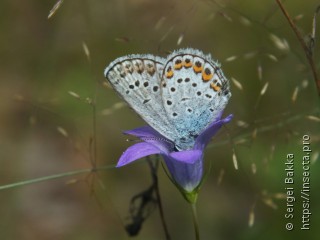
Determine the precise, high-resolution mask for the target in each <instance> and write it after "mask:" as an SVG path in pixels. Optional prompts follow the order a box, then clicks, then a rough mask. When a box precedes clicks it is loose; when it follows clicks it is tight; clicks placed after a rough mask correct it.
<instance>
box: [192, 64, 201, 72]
mask: <svg viewBox="0 0 320 240" xmlns="http://www.w3.org/2000/svg"><path fill="white" fill-rule="evenodd" d="M202 69H203V67H202V66H200V67H197V66H196V65H193V71H195V72H196V73H200V72H202Z"/></svg>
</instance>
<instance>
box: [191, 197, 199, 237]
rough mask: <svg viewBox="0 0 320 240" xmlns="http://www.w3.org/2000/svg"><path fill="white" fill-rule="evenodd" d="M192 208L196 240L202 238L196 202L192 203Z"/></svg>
mask: <svg viewBox="0 0 320 240" xmlns="http://www.w3.org/2000/svg"><path fill="white" fill-rule="evenodd" d="M191 208H192V220H193V226H194V234H195V239H196V240H200V233H199V223H198V215H197V207H196V203H191Z"/></svg>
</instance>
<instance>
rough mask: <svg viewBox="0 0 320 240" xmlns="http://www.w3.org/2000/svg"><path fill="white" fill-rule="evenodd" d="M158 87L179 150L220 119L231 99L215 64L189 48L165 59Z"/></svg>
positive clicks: (226, 84)
mask: <svg viewBox="0 0 320 240" xmlns="http://www.w3.org/2000/svg"><path fill="white" fill-rule="evenodd" d="M161 86H162V100H163V105H164V108H165V111H166V114H167V117H168V119H169V121H170V124H172V125H173V126H174V128H175V129H177V132H178V135H176V136H175V138H174V139H175V140H174V142H175V143H176V145H177V146H178V147H179V148H182V149H185V148H190V147H191V146H193V144H194V140H195V138H196V137H197V136H198V135H199V134H200V133H201V132H202V131H203V130H204V129H205V128H206V127H208V125H209V124H210V123H212V122H213V121H214V120H216V119H217V118H219V117H220V116H219V114H221V112H222V110H223V109H224V108H225V106H226V104H227V102H228V99H229V97H230V96H231V95H230V93H229V91H228V89H229V86H228V81H227V80H226V78H225V77H224V76H223V74H222V71H221V70H220V67H219V65H218V64H217V63H215V62H213V60H212V59H211V57H210V56H206V55H204V54H203V53H202V52H200V51H197V50H193V49H184V50H179V51H177V52H174V53H173V54H171V55H170V56H168V58H167V62H166V64H165V66H164V72H163V78H162V83H161ZM171 138H173V136H171Z"/></svg>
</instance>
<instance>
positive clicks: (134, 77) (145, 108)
mask: <svg viewBox="0 0 320 240" xmlns="http://www.w3.org/2000/svg"><path fill="white" fill-rule="evenodd" d="M164 62H165V59H163V58H160V57H155V56H153V55H129V56H125V57H120V58H118V59H116V60H115V61H113V62H112V63H110V65H109V66H108V67H107V68H106V69H105V71H104V75H105V77H106V78H107V79H108V81H109V82H110V84H111V85H112V87H113V88H114V89H115V90H116V91H117V92H118V94H119V95H120V96H121V97H122V98H123V99H124V100H125V101H126V102H127V103H128V104H129V106H130V107H131V108H133V109H134V111H135V112H137V113H138V114H139V115H140V117H141V118H142V119H143V120H145V121H146V122H147V123H148V124H149V125H150V126H151V127H153V128H154V129H155V130H157V131H158V132H159V133H161V134H162V135H166V134H167V132H168V131H175V130H173V129H172V130H171V126H170V122H169V121H168V119H167V117H166V113H165V109H164V107H163V104H162V98H161V93H160V81H161V74H162V72H163V65H164ZM168 129H170V130H168Z"/></svg>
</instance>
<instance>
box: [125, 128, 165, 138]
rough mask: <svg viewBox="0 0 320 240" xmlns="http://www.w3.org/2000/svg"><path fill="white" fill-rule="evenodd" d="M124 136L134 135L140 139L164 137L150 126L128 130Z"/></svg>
mask: <svg viewBox="0 0 320 240" xmlns="http://www.w3.org/2000/svg"><path fill="white" fill-rule="evenodd" d="M123 133H124V134H128V135H133V136H136V137H138V138H141V137H162V135H161V134H160V133H158V132H157V131H156V130H154V129H153V128H152V127H149V126H143V127H139V128H135V129H132V130H127V131H124V132H123Z"/></svg>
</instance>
